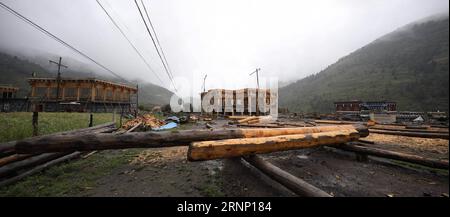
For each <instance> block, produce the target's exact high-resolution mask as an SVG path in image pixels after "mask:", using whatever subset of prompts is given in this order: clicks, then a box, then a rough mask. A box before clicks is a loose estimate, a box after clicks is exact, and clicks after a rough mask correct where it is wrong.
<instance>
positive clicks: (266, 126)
mask: <svg viewBox="0 0 450 217" xmlns="http://www.w3.org/2000/svg"><path fill="white" fill-rule="evenodd" d="M236 126H238V127H251V128H285V127H283V126H279V125H273V124H238V125H236Z"/></svg>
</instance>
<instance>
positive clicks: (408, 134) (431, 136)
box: [369, 129, 449, 139]
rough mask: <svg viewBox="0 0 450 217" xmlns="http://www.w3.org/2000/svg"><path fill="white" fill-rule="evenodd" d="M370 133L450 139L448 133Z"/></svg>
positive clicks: (373, 131)
mask: <svg viewBox="0 0 450 217" xmlns="http://www.w3.org/2000/svg"><path fill="white" fill-rule="evenodd" d="M369 132H370V133H378V134H387V135H398V136H409V137H421V138H439V139H448V138H449V134H448V133H446V134H445V133H414V132H401V131H389V130H372V129H369Z"/></svg>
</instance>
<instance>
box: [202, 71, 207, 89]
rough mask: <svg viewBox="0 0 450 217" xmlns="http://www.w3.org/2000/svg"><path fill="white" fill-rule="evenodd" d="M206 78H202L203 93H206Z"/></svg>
mask: <svg viewBox="0 0 450 217" xmlns="http://www.w3.org/2000/svg"><path fill="white" fill-rule="evenodd" d="M207 76H208V74H205V77H204V78H203V92H206V85H205V83H206V77H207Z"/></svg>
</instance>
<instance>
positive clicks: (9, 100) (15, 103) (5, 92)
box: [0, 85, 29, 112]
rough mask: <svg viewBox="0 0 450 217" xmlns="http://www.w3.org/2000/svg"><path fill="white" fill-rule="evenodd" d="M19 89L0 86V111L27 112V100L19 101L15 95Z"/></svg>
mask: <svg viewBox="0 0 450 217" xmlns="http://www.w3.org/2000/svg"><path fill="white" fill-rule="evenodd" d="M17 91H19V88H17V87H13V86H11V85H0V111H1V112H15V111H27V110H28V107H29V104H28V100H27V99H19V98H17V96H16V94H17Z"/></svg>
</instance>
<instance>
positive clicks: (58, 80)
mask: <svg viewBox="0 0 450 217" xmlns="http://www.w3.org/2000/svg"><path fill="white" fill-rule="evenodd" d="M61 60H62V57H59V62H55V61H53V60H49V61H48V62H49V63H53V64H56V65H58V75H57V77H56V82H57V87H56V99H57V100H59V89H60V84H61V66H62V67H64V68H67V66H65V65H63V64H61Z"/></svg>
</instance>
